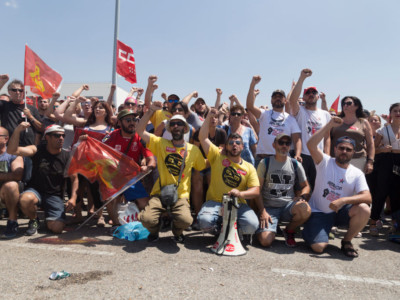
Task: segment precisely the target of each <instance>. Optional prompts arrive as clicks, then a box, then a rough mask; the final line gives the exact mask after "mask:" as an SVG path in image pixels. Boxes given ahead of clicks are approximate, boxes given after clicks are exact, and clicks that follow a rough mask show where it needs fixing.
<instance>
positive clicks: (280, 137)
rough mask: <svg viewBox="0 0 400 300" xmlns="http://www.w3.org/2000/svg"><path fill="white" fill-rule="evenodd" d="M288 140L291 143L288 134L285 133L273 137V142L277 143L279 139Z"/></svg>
mask: <svg viewBox="0 0 400 300" xmlns="http://www.w3.org/2000/svg"><path fill="white" fill-rule="evenodd" d="M284 137H285V138H288V139H289V140H290V141H292V137H291V136H290V135H288V134H286V133H280V134H278V135H277V136H276V137H275V140H274V141H279V140H280V139H282V138H284Z"/></svg>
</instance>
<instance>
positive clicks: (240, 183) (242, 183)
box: [206, 145, 260, 203]
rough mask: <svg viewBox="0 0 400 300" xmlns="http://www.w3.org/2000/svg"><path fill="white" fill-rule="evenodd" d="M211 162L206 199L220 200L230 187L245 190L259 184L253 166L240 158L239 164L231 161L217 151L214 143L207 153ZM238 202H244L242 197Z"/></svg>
mask: <svg viewBox="0 0 400 300" xmlns="http://www.w3.org/2000/svg"><path fill="white" fill-rule="evenodd" d="M207 158H208V161H209V162H210V164H211V184H210V186H209V187H208V190H207V196H206V199H207V200H214V201H216V202H222V196H223V195H224V194H227V193H228V192H230V191H231V190H232V189H238V190H239V191H246V190H247V189H248V188H252V187H255V186H260V181H259V180H258V176H257V171H256V169H255V168H254V166H253V165H252V164H250V163H248V162H247V161H245V160H243V159H242V163H241V164H237V163H235V162H233V161H231V160H230V159H229V158H228V157H227V156H226V155H222V154H221V153H220V152H219V148H218V147H217V146H215V145H211V146H210V150H209V151H208V154H207ZM239 202H240V203H246V200H244V199H243V198H240V199H239Z"/></svg>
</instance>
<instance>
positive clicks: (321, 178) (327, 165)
mask: <svg viewBox="0 0 400 300" xmlns="http://www.w3.org/2000/svg"><path fill="white" fill-rule="evenodd" d="M315 167H316V169H317V178H316V179H315V188H314V191H313V193H312V195H311V199H310V201H309V204H310V206H311V210H312V212H323V213H332V212H333V210H331V209H330V208H329V204H330V203H331V202H332V201H334V200H337V199H339V198H342V197H349V196H354V195H356V194H358V193H360V192H362V191H369V188H368V185H367V180H366V179H365V175H364V173H363V172H361V170H359V169H357V168H356V167H354V166H353V165H349V167H348V168H347V169H343V168H341V167H339V166H338V165H337V164H336V161H335V158H333V157H330V156H328V155H326V154H324V155H323V159H322V161H321V162H320V163H319V164H318V165H316V166H315Z"/></svg>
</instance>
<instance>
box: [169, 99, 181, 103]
mask: <svg viewBox="0 0 400 300" xmlns="http://www.w3.org/2000/svg"><path fill="white" fill-rule="evenodd" d="M168 102H169V103H176V102H179V100H178V99H168Z"/></svg>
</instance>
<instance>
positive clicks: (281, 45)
mask: <svg viewBox="0 0 400 300" xmlns="http://www.w3.org/2000/svg"><path fill="white" fill-rule="evenodd" d="M399 11H400V1H398V0H387V1H376V0H353V1H350V0H335V1H329V0H325V1H320V0H302V1H298V0H297V1H296V0H293V1H292V0H289V1H284V0H282V1H270V0H251V1H243V0H242V1H239V0H229V1H228V0H202V1H190V0H168V1H165V0H158V1H155V0H153V1H151V0H148V1H134V0H120V22H119V26H120V30H119V39H120V40H121V41H122V42H124V43H125V44H128V45H129V46H131V47H132V48H133V50H134V53H135V60H136V71H137V74H138V83H137V86H140V87H143V88H146V85H147V78H148V76H149V75H151V74H155V75H158V77H159V80H158V85H159V89H158V90H157V91H156V93H155V98H156V99H157V98H158V99H160V95H161V93H162V92H166V93H176V94H178V95H180V96H181V97H183V96H184V95H186V94H188V93H189V92H191V91H193V90H197V91H198V92H199V95H200V96H201V97H203V98H204V99H205V100H206V102H207V103H208V104H210V105H212V104H213V103H214V101H215V97H216V93H215V89H216V88H221V89H222V90H223V100H224V101H227V100H228V97H229V95H231V94H236V95H237V96H238V97H239V99H240V100H241V101H242V103H244V104H245V100H246V95H247V91H248V87H249V84H250V81H251V77H252V76H253V75H256V74H258V75H261V76H262V81H261V83H260V84H259V85H258V87H259V89H260V90H261V93H260V95H259V96H258V98H257V102H256V104H257V105H262V104H268V105H269V104H270V96H271V93H272V91H273V90H275V89H278V88H280V89H284V90H286V91H288V90H289V88H290V85H291V81H292V80H293V79H294V80H297V78H298V76H299V74H300V71H301V69H303V68H305V67H309V68H311V69H312V70H313V76H312V77H311V78H308V79H307V81H306V83H305V85H307V86H316V87H317V88H318V90H319V91H324V92H325V93H326V95H327V99H328V105H330V104H331V103H332V102H333V101H334V99H335V98H336V97H337V96H338V95H339V94H340V95H341V96H345V95H354V96H357V97H359V98H360V99H361V101H362V103H363V105H364V107H365V108H367V109H369V110H372V109H375V110H377V111H378V112H379V113H386V112H387V111H388V108H389V105H390V104H391V103H394V102H397V101H400V96H399V95H398V94H397V92H398V90H399V82H400V72H399V66H400V64H399V63H400V59H399V57H400V34H399V29H400V18H399V16H398V14H399ZM114 14H115V1H114V0H69V1H61V0H60V1H57V0H35V1H32V0H0V20H1V23H2V26H1V29H0V33H1V35H0V39H1V47H0V54H1V63H0V73H6V74H9V75H10V77H11V78H20V79H22V77H23V68H24V66H23V63H24V45H25V44H28V46H29V47H30V48H31V49H32V50H33V51H35V52H36V53H37V54H38V55H39V56H40V57H41V58H42V59H43V60H44V61H45V62H46V63H47V64H48V65H49V66H51V67H52V68H53V69H55V70H57V71H58V72H59V73H60V74H61V75H62V76H63V80H64V82H66V83H76V82H81V83H89V84H90V82H110V83H111V70H112V51H113V36H114ZM118 85H119V86H121V87H122V88H124V89H126V90H129V89H130V84H129V83H128V82H126V81H125V80H124V79H123V78H121V77H119V78H118Z"/></svg>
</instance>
